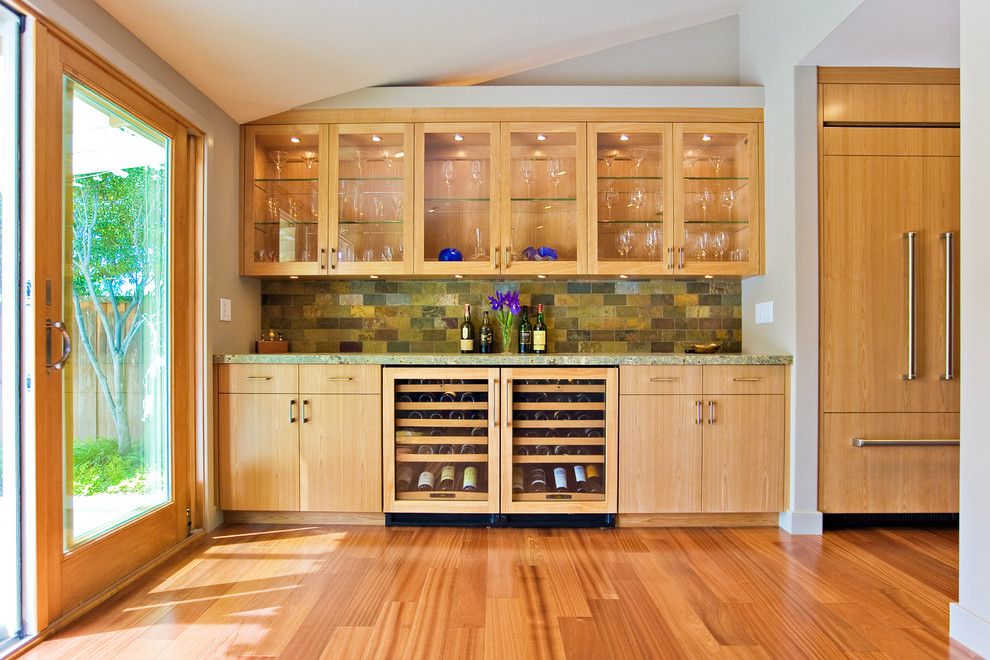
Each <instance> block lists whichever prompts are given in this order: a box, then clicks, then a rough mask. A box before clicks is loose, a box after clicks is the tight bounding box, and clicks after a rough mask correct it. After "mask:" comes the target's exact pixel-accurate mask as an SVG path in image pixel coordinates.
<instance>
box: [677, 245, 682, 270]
mask: <svg viewBox="0 0 990 660" xmlns="http://www.w3.org/2000/svg"><path fill="white" fill-rule="evenodd" d="M677 254H678V255H679V256H678V257H677V263H678V265H677V267H678V268H684V248H683V247H679V248H677Z"/></svg>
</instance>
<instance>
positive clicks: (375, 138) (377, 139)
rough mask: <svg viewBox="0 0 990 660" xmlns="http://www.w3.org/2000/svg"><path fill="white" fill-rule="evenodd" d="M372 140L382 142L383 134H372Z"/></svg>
mask: <svg viewBox="0 0 990 660" xmlns="http://www.w3.org/2000/svg"><path fill="white" fill-rule="evenodd" d="M371 141H372V142H381V141H382V136H381V135H372V136H371Z"/></svg>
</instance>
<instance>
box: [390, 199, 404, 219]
mask: <svg viewBox="0 0 990 660" xmlns="http://www.w3.org/2000/svg"><path fill="white" fill-rule="evenodd" d="M404 203H405V200H404V199H403V194H402V193H401V192H397V193H395V194H394V195H392V209H393V210H394V211H395V221H396V222H402V206H403V204H404Z"/></svg>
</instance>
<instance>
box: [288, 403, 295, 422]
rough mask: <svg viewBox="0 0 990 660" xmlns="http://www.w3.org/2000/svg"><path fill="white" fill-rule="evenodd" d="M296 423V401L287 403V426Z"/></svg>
mask: <svg viewBox="0 0 990 660" xmlns="http://www.w3.org/2000/svg"><path fill="white" fill-rule="evenodd" d="M295 423H296V400H295V399H292V400H291V401H289V424H295Z"/></svg>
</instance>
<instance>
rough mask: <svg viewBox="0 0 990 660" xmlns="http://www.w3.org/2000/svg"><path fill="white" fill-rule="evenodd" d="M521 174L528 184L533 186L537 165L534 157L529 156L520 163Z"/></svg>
mask: <svg viewBox="0 0 990 660" xmlns="http://www.w3.org/2000/svg"><path fill="white" fill-rule="evenodd" d="M519 176H520V177H521V178H522V181H523V183H525V184H526V185H527V186H530V187H532V186H533V179H534V177H535V176H536V166H535V164H534V163H533V159H532V158H527V159H526V160H524V161H523V162H521V163H519Z"/></svg>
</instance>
